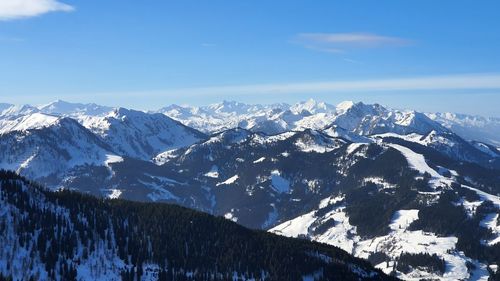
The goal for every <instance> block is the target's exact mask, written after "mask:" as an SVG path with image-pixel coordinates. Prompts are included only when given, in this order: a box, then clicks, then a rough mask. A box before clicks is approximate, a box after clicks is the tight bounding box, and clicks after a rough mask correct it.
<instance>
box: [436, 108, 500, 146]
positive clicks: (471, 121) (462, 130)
mask: <svg viewBox="0 0 500 281" xmlns="http://www.w3.org/2000/svg"><path fill="white" fill-rule="evenodd" d="M427 116H429V118H431V119H432V120H435V121H437V122H439V123H441V124H442V125H443V126H445V127H446V128H448V129H450V130H452V131H453V132H455V133H456V134H457V135H459V136H461V137H462V138H464V139H466V140H476V141H483V142H486V143H490V144H494V145H496V146H497V147H500V118H491V117H490V118H488V117H482V116H472V115H466V114H455V113H428V114H427Z"/></svg>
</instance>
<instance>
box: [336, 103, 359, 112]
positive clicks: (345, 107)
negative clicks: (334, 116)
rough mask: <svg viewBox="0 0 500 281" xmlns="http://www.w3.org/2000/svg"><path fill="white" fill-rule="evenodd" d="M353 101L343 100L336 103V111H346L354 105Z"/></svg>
mask: <svg viewBox="0 0 500 281" xmlns="http://www.w3.org/2000/svg"><path fill="white" fill-rule="evenodd" d="M354 104H355V103H354V102H353V101H343V102H341V103H339V104H337V107H336V109H337V112H345V111H347V110H348V109H349V108H351V107H353V106H354Z"/></svg>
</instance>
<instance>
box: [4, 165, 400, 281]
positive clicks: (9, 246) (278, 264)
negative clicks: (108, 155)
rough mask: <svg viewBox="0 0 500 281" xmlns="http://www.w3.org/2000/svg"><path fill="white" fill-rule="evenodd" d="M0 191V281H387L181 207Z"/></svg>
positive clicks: (26, 186) (12, 178)
mask: <svg viewBox="0 0 500 281" xmlns="http://www.w3.org/2000/svg"><path fill="white" fill-rule="evenodd" d="M0 187H1V189H0V191H1V192H0V204H1V210H2V213H1V214H0V233H2V236H1V237H0V239H1V240H2V241H1V242H2V243H3V245H4V246H3V247H2V249H0V254H1V256H0V258H1V261H0V272H1V273H2V274H3V275H4V276H7V278H9V276H11V277H14V279H16V278H19V276H22V279H24V280H37V279H40V280H42V279H49V280H77V279H82V278H85V277H87V278H95V277H97V276H112V275H113V274H115V273H116V274H117V278H119V279H122V280H145V279H147V280H150V279H153V280H235V278H236V280H250V279H254V280H302V278H303V277H307V276H310V277H315V280H392V277H388V276H386V275H384V274H383V273H382V272H381V271H378V270H375V269H373V267H371V266H370V264H369V263H368V262H366V261H364V260H361V259H358V258H354V257H352V256H350V255H349V254H348V253H346V252H345V251H343V250H341V249H339V248H336V247H333V246H329V245H326V244H320V243H315V242H309V241H306V240H301V239H291V238H285V237H281V236H277V235H273V234H270V233H266V232H264V231H260V230H249V229H246V228H244V227H242V226H240V225H238V224H236V223H233V222H231V221H228V220H226V219H224V218H222V217H214V216H211V215H209V214H205V213H200V212H197V211H193V210H190V209H187V208H184V207H179V206H175V205H169V204H162V203H139V202H130V201H125V200H109V199H98V198H95V197H92V196H89V195H84V194H81V193H76V192H71V191H60V192H51V191H48V190H45V189H44V188H43V187H41V186H38V185H36V184H33V183H31V182H28V181H27V180H25V179H24V178H22V177H19V176H18V175H16V174H14V173H11V172H5V171H0ZM20 251H21V252H23V251H24V252H26V255H24V256H20V255H19V252H20ZM21 271H22V274H20V272H21ZM237 278H239V279H237Z"/></svg>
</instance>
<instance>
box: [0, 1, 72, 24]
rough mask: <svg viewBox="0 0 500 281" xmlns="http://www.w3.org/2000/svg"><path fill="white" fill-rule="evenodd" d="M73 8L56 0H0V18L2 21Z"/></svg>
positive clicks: (66, 10) (67, 10)
mask: <svg viewBox="0 0 500 281" xmlns="http://www.w3.org/2000/svg"><path fill="white" fill-rule="evenodd" d="M73 10H74V7H72V6H70V5H68V4H64V3H61V2H58V1H56V0H0V20H3V21H6V20H15V19H20V18H28V17H35V16H39V15H42V14H45V13H49V12H58V11H62V12H70V11H73Z"/></svg>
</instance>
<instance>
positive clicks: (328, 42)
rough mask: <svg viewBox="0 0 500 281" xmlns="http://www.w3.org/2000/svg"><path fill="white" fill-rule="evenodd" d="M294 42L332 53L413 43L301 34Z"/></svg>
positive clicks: (366, 35)
mask: <svg viewBox="0 0 500 281" xmlns="http://www.w3.org/2000/svg"><path fill="white" fill-rule="evenodd" d="M294 42H296V43H299V44H301V45H303V46H304V47H306V48H308V49H312V50H317V51H323V52H330V53H344V52H345V51H346V50H350V49H359V48H381V47H401V46H407V45H410V44H411V43H412V41H411V40H407V39H404V38H399V37H390V36H382V35H378V34H371V33H300V34H298V35H297V36H296V37H295V40H294Z"/></svg>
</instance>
